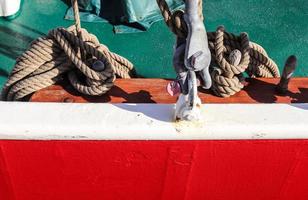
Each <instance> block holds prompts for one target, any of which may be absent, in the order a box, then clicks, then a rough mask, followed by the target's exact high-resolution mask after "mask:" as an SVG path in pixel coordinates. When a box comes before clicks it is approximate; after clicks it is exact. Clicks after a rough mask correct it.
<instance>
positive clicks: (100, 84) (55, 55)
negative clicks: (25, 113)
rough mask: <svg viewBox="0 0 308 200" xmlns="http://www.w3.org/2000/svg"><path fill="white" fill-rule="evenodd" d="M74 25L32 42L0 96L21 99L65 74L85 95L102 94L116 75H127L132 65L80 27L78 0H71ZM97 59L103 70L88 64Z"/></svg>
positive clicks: (7, 98) (8, 99)
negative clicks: (102, 65)
mask: <svg viewBox="0 0 308 200" xmlns="http://www.w3.org/2000/svg"><path fill="white" fill-rule="evenodd" d="M72 6H73V10H74V17H75V25H73V26H71V27H69V28H67V29H64V28H56V29H53V30H51V31H50V32H49V33H48V35H47V36H46V37H40V38H38V39H36V40H35V41H34V42H32V44H31V47H30V48H29V49H28V50H27V51H25V52H24V53H23V54H22V55H21V56H20V57H19V58H17V60H16V64H15V66H14V68H13V70H12V72H11V74H10V77H9V79H8V80H7V82H6V84H5V85H4V87H3V90H2V93H1V99H2V100H6V101H12V100H22V99H23V98H24V97H25V96H28V95H30V94H32V93H33V92H35V91H37V90H40V89H43V88H46V87H48V86H50V85H53V84H55V83H57V82H58V81H61V80H62V79H64V78H65V77H66V76H67V77H68V80H69V82H70V83H71V85H72V86H73V87H74V88H75V89H76V90H77V91H79V92H80V93H82V94H86V95H102V94H104V93H106V92H107V91H108V90H110V89H111V87H112V86H113V84H114V81H115V78H116V76H118V77H121V78H130V77H131V76H132V75H133V64H132V63H131V62H129V61H128V60H127V59H125V58H124V57H122V56H119V55H117V54H115V53H113V52H111V51H109V49H108V48H107V47H106V46H105V45H102V44H100V43H99V41H98V39H97V38H96V36H95V35H92V34H90V33H88V32H87V31H86V30H85V29H83V28H81V23H80V17H79V10H78V2H77V0H72ZM96 61H100V62H102V63H103V64H104V67H103V69H101V70H99V71H97V70H95V69H93V68H92V65H93V64H94V63H95V62H96Z"/></svg>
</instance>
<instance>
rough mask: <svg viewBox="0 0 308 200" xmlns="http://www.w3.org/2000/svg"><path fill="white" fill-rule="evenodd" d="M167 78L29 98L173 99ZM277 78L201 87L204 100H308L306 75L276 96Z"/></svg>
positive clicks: (53, 89)
mask: <svg viewBox="0 0 308 200" xmlns="http://www.w3.org/2000/svg"><path fill="white" fill-rule="evenodd" d="M168 82H169V80H164V79H117V80H116V82H115V86H114V87H113V88H112V89H111V90H110V91H109V92H108V93H107V94H105V95H103V96H101V97H91V96H85V95H80V94H79V93H78V92H76V91H74V89H72V87H71V86H68V85H67V84H62V85H55V86H50V87H48V88H46V89H43V90H40V91H38V92H36V93H35V94H33V95H32V97H31V98H30V101H32V102H75V103H86V102H100V103H102V102H110V103H175V102H176V99H177V97H171V96H170V95H169V94H168V93H167V92H166V85H167V83H168ZM278 82H279V79H275V78H268V79H266V78H258V79H247V80H246V87H245V88H244V89H243V90H242V91H241V92H239V93H238V94H236V95H234V96H232V97H229V98H221V97H216V96H214V95H212V94H211V93H210V92H209V91H204V90H202V89H201V90H200V93H199V95H200V98H201V100H202V102H203V103H308V78H293V79H292V80H291V81H290V84H289V92H288V93H287V94H286V95H285V96H279V95H277V94H276V92H275V87H276V84H277V83H278Z"/></svg>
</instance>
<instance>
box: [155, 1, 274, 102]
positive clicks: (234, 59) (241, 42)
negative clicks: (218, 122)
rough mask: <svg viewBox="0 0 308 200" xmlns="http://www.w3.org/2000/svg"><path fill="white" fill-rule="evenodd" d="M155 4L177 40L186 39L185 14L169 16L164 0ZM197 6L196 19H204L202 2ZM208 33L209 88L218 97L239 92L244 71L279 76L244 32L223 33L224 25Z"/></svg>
mask: <svg viewBox="0 0 308 200" xmlns="http://www.w3.org/2000/svg"><path fill="white" fill-rule="evenodd" d="M156 1H157V4H158V6H159V8H160V10H161V13H162V16H163V18H164V20H165V22H166V24H167V26H168V27H169V28H170V29H171V31H172V32H173V33H174V34H175V35H176V36H177V37H182V38H186V37H187V25H186V23H185V20H184V18H183V15H184V12H183V11H181V14H178V12H179V11H175V12H174V13H173V14H172V13H171V11H170V10H169V7H168V5H167V3H166V1H165V0H156ZM198 3H199V6H198V7H199V8H198V12H199V16H200V18H201V19H203V15H202V0H199V2H198ZM173 15H176V16H177V17H174V16H173ZM207 34H208V35H207V36H208V42H209V48H210V50H211V55H212V64H211V66H210V71H211V76H212V79H213V84H212V88H211V89H212V91H213V92H214V94H216V95H217V96H221V97H229V96H232V95H234V94H236V93H237V92H239V91H240V90H241V89H242V88H243V87H244V86H243V84H242V83H241V80H242V79H243V77H244V76H243V73H244V72H247V74H248V75H249V76H250V77H279V76H280V74H279V69H278V66H277V65H276V63H275V62H274V61H273V60H272V59H271V58H270V57H269V56H268V54H267V53H266V51H265V50H264V49H263V48H262V47H261V46H260V45H258V44H256V43H253V42H250V41H249V37H248V34H247V33H241V34H240V35H239V36H236V35H235V34H233V33H229V32H226V31H225V28H224V27H223V26H219V27H218V28H217V29H216V31H215V32H208V33H207ZM183 59H184V58H183Z"/></svg>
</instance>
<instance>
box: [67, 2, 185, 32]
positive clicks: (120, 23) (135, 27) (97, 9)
mask: <svg viewBox="0 0 308 200" xmlns="http://www.w3.org/2000/svg"><path fill="white" fill-rule="evenodd" d="M78 3H79V10H80V16H81V20H82V21H84V22H109V23H111V24H112V25H114V31H115V33H131V32H140V31H146V30H147V29H148V28H150V26H151V25H152V24H153V23H154V22H157V21H159V20H161V19H162V16H161V13H160V10H159V8H158V6H157V3H156V0H79V1H78ZM167 3H168V5H169V6H170V9H171V10H175V9H182V8H183V7H184V3H183V0H167ZM65 18H66V19H70V20H73V10H72V8H70V9H68V11H67V13H66V16H65Z"/></svg>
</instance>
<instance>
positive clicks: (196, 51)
mask: <svg viewBox="0 0 308 200" xmlns="http://www.w3.org/2000/svg"><path fill="white" fill-rule="evenodd" d="M198 1H199V0H186V1H185V4H186V12H185V14H184V20H185V22H186V24H187V27H188V36H187V38H186V39H183V38H177V41H176V46H175V52H174V57H173V64H174V67H175V71H176V73H177V75H178V76H177V81H178V83H179V84H180V86H181V94H180V96H179V99H178V101H177V104H176V110H175V118H176V119H177V120H186V121H197V120H200V119H201V110H200V109H201V100H200V98H199V97H198V80H197V75H196V74H198V75H199V76H200V77H201V79H202V80H201V81H200V83H201V86H202V87H204V88H205V89H209V88H210V87H211V85H212V80H211V76H210V74H209V66H210V63H211V53H210V50H209V47H208V39H207V33H206V30H205V27H204V24H203V20H202V18H201V17H200V16H199V13H198V9H199V8H198V6H199V4H198Z"/></svg>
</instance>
